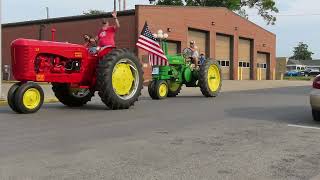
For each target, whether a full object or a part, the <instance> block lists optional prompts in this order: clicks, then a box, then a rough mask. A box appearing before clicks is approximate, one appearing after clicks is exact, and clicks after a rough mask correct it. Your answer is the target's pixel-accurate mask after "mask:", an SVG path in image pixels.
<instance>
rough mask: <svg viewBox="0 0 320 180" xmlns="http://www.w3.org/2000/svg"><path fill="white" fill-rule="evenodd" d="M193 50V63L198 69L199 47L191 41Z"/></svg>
mask: <svg viewBox="0 0 320 180" xmlns="http://www.w3.org/2000/svg"><path fill="white" fill-rule="evenodd" d="M189 48H190V49H191V52H192V53H191V58H192V63H193V64H194V65H195V67H196V69H197V68H198V61H199V52H198V47H197V46H196V42H195V41H193V40H192V41H190V47H189Z"/></svg>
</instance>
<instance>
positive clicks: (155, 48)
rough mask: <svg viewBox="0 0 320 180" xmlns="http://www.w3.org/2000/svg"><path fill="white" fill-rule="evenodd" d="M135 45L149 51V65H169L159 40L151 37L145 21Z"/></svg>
mask: <svg viewBox="0 0 320 180" xmlns="http://www.w3.org/2000/svg"><path fill="white" fill-rule="evenodd" d="M137 46H138V47H139V48H141V49H143V50H145V51H147V52H148V53H149V63H150V64H151V66H166V65H169V63H168V59H167V57H166V55H165V54H164V52H163V50H162V49H161V47H160V44H159V42H158V41H157V39H156V38H155V37H153V35H152V33H151V31H150V30H149V27H148V24H147V22H146V23H145V24H144V27H143V30H142V32H141V35H140V36H139V39H138V42H137Z"/></svg>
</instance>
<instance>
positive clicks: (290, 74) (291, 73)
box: [285, 70, 301, 76]
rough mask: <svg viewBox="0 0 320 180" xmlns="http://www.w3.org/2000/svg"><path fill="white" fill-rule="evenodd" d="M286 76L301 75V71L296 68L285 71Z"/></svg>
mask: <svg viewBox="0 0 320 180" xmlns="http://www.w3.org/2000/svg"><path fill="white" fill-rule="evenodd" d="M285 75H286V76H301V72H300V71H298V70H291V71H287V72H286V74H285Z"/></svg>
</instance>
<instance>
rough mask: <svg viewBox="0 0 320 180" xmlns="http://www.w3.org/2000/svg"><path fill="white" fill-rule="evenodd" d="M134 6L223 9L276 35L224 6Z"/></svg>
mask: <svg viewBox="0 0 320 180" xmlns="http://www.w3.org/2000/svg"><path fill="white" fill-rule="evenodd" d="M136 6H140V7H152V8H162V7H165V8H184V9H186V8H187V9H195V8H198V9H201V8H202V9H223V10H225V11H227V12H231V13H232V14H233V15H235V16H238V17H239V18H242V19H244V20H245V21H247V22H248V23H251V24H253V25H254V26H256V27H257V28H259V29H261V30H263V31H266V32H268V33H269V34H272V35H273V36H276V34H275V33H273V32H271V31H268V30H267V29H265V28H263V27H261V26H259V25H258V24H256V23H254V22H252V21H250V20H249V19H247V18H245V17H243V16H240V15H239V14H237V13H235V12H234V11H231V10H230V9H228V8H226V7H212V6H178V5H136Z"/></svg>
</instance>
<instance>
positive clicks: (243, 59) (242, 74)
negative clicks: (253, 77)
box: [238, 39, 251, 80]
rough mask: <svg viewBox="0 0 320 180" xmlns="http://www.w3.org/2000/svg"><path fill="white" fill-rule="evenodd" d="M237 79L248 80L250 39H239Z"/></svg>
mask: <svg viewBox="0 0 320 180" xmlns="http://www.w3.org/2000/svg"><path fill="white" fill-rule="evenodd" d="M238 57H239V72H238V77H239V80H250V60H251V41H250V40H246V39H239V52H238Z"/></svg>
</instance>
